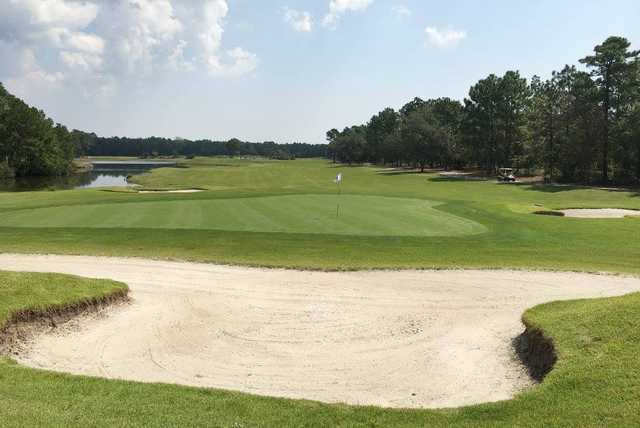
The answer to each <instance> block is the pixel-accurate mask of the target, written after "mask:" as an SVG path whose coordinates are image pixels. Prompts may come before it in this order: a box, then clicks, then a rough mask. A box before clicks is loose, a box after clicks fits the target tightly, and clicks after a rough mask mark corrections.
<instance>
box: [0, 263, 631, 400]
mask: <svg viewBox="0 0 640 428" xmlns="http://www.w3.org/2000/svg"><path fill="white" fill-rule="evenodd" d="M0 269H3V270H16V271H33V272H58V273H68V274H76V275H81V276H86V277H93V278H110V279H115V280H119V281H123V282H126V283H127V284H128V285H129V287H130V288H131V297H132V303H131V304H127V305H123V306H119V307H116V308H114V309H113V310H110V311H109V313H108V315H107V316H104V317H98V318H86V319H82V320H81V322H79V323H77V325H76V326H75V327H73V328H64V327H63V328H59V329H56V330H53V331H51V332H47V333H43V334H39V335H37V336H36V337H35V338H33V341H32V342H30V344H29V346H28V348H27V349H26V350H25V351H24V352H23V353H22V354H20V355H18V356H17V360H18V361H19V362H21V363H22V364H25V365H27V366H31V367H37V368H45V369H49V370H56V371H62V372H69V373H74V374H82V375H91V376H100V377H107V378H117V379H129V380H135V381H143V382H166V383H177V384H184V385H192V386H200V387H212V388H221V389H228V390H236V391H244V392H249V393H254V394H262V395H270V396H278V397H290V398H305V399H312V400H320V401H325V402H345V403H349V404H366V405H379V406H388V407H447V406H459V405H466V404H472V403H478V402H484V401H495V400H501V399H507V398H510V397H512V396H513V395H514V394H516V393H517V392H519V391H521V390H522V389H523V388H526V387H527V386H528V385H530V380H529V378H528V376H527V375H526V374H525V373H524V370H523V368H522V367H521V365H520V364H519V362H518V361H517V360H516V359H515V357H514V353H513V349H512V346H511V340H512V339H513V338H514V337H516V336H517V335H518V334H519V333H521V332H522V325H521V323H520V316H521V314H522V312H523V311H524V310H525V309H526V308H528V307H531V306H534V305H536V304H539V303H543V302H548V301H552V300H561V299H574V298H587V297H604V296H614V295H622V294H626V293H629V292H632V291H638V290H640V280H639V279H634V278H624V277H614V276H601V275H589V274H577V273H548V272H519V271H471V270H466V271H465V270H461V271H376V272H347V273H324V272H299V271H290V270H267V269H253V268H243V267H228V266H216V265H207V264H196V263H174V262H162V261H151V260H143V259H119V258H98V257H75V256H32V255H11V254H0Z"/></svg>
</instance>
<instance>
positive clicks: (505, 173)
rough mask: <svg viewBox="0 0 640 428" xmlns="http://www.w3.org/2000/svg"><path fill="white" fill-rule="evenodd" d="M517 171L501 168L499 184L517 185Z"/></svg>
mask: <svg viewBox="0 0 640 428" xmlns="http://www.w3.org/2000/svg"><path fill="white" fill-rule="evenodd" d="M515 173H516V171H515V169H513V168H500V169H499V170H498V182H500V183H515V182H516V176H515Z"/></svg>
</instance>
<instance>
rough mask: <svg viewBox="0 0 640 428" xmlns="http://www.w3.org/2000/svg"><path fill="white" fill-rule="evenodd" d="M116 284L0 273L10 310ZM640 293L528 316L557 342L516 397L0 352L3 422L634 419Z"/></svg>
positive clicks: (638, 399) (542, 422) (573, 422)
mask: <svg viewBox="0 0 640 428" xmlns="http://www.w3.org/2000/svg"><path fill="white" fill-rule="evenodd" d="M118 286H119V285H117V284H115V283H111V282H108V281H97V280H83V279H78V278H73V277H66V276H63V275H41V274H37V275H35V274H11V273H9V274H7V273H2V272H0V293H1V297H2V299H0V324H1V323H2V322H3V320H4V319H6V317H7V314H8V313H10V312H12V311H17V310H20V309H24V308H27V307H33V305H34V303H36V302H37V303H38V304H39V305H42V306H45V305H51V304H64V303H67V304H71V303H74V302H76V301H77V300H78V299H84V298H88V297H91V296H92V295H100V293H103V292H106V291H108V290H110V289H113V288H114V287H118ZM639 311H640V295H639V294H635V295H630V296H626V297H622V298H612V299H601V300H596V301H575V302H560V303H552V304H547V305H543V306H540V307H537V308H534V309H532V310H529V311H528V312H527V313H526V314H525V318H526V320H527V322H528V323H529V324H530V325H534V326H537V327H542V328H544V329H545V330H546V331H547V332H548V334H550V335H551V336H552V337H553V338H554V339H555V341H556V348H557V350H558V352H559V361H558V363H557V364H556V368H555V369H554V370H553V371H552V372H551V374H550V375H549V376H548V377H547V379H546V380H545V382H544V383H543V384H542V385H540V386H538V387H536V388H534V389H533V390H531V391H529V392H526V393H524V394H522V395H520V396H519V397H517V398H516V399H514V400H510V401H505V402H500V403H492V404H484V405H479V406H472V407H463V408H459V409H452V410H443V411H431V410H406V411H403V410H385V409H377V408H364V407H349V406H337V405H325V404H320V403H314V402H307V401H294V400H284V399H275V398H266V397H256V396H251V395H246V394H241V393H233V392H225V391H215V390H204V389H195V388H186V387H180V386H172V385H151V384H139V383H132V382H123V381H110V380H103V379H93V378H86V377H79V376H70V375H64V374H56V373H48V372H43V371H38V370H32V369H28V368H25V367H21V366H19V365H17V364H16V363H14V362H12V361H10V360H6V359H2V358H0V403H1V406H0V425H2V426H7V427H22V426H25V425H28V426H82V427H90V426H158V427H166V426H228V427H231V426H233V427H260V426H273V427H287V426H291V427H299V426H318V427H324V426H349V427H353V426H363V427H372V426H380V427H400V426H450V425H452V424H457V425H459V426H503V427H511V426H585V427H586V426H604V425H607V426H635V425H638V424H639V423H640V416H639V415H640V387H639V385H640V360H639V359H638V358H637V355H638V353H639V352H640V333H639V332H640V317H638V316H637V314H638V312H639Z"/></svg>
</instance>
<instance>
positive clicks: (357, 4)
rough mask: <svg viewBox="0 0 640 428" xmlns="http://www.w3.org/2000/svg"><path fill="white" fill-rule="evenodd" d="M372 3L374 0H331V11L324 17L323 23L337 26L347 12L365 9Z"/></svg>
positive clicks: (328, 25) (326, 25) (327, 25)
mask: <svg viewBox="0 0 640 428" xmlns="http://www.w3.org/2000/svg"><path fill="white" fill-rule="evenodd" d="M371 3H373V0H331V1H330V2H329V13H327V14H326V15H325V16H324V18H323V19H322V25H324V26H325V27H335V26H336V24H337V23H338V20H339V19H340V17H341V16H342V15H343V14H344V13H345V12H355V11H360V10H364V9H366V8H367V7H369V5H370V4H371Z"/></svg>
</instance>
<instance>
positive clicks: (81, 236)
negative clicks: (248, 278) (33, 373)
mask: <svg viewBox="0 0 640 428" xmlns="http://www.w3.org/2000/svg"><path fill="white" fill-rule="evenodd" d="M187 165H188V166H189V168H163V169H159V170H155V171H153V172H152V173H149V174H144V175H142V176H139V177H138V178H137V180H138V181H139V182H140V183H141V184H143V185H144V186H147V187H159V188H164V187H183V188H184V187H202V188H208V189H211V191H208V192H203V193H197V194H182V195H175V194H158V195H155V194H151V195H136V194H130V193H117V192H104V191H98V190H83V191H65V192H38V193H24V194H0V216H1V215H2V214H6V216H8V217H10V216H11V215H12V214H11V211H14V210H19V209H28V208H46V207H66V208H61V209H63V210H68V211H69V212H72V211H73V210H74V209H76V208H77V209H78V210H80V211H82V210H87V209H89V208H87V207H78V205H91V204H121V203H132V202H134V203H139V202H140V200H141V198H142V197H144V201H146V202H145V203H152V204H153V203H156V202H166V201H186V200H188V201H194V202H191V203H194V204H201V203H202V204H205V205H206V204H214V205H215V204H219V203H221V202H223V201H222V200H223V199H225V200H228V199H229V198H248V197H264V196H269V195H291V194H294V195H300V194H306V195H317V194H320V195H322V194H324V195H334V194H335V184H333V182H332V180H333V177H335V174H336V173H337V172H338V171H341V172H343V173H344V176H345V180H344V182H343V195H376V196H390V197H402V198H416V199H423V200H428V201H436V202H442V205H439V206H438V207H437V209H438V210H442V211H445V212H447V213H450V214H453V215H456V216H458V217H462V218H466V219H469V220H472V221H474V222H476V223H479V224H481V225H483V226H484V227H486V228H487V230H488V231H487V232H486V233H483V234H477V235H471V236H463V237H437V238H436V237H431V238H429V237H427V238H425V237H411V236H395V237H393V236H361V235H360V236H346V235H321V234H313V233H311V234H304V233H265V232H257V231H235V232H234V231H225V230H219V231H218V230H206V229H205V230H203V229H179V230H178V229H154V230H153V231H149V230H148V229H146V228H113V229H96V228H54V227H49V228H47V227H39V228H12V227H0V251H15V252H53V253H79V254H100V255H130V256H147V257H162V258H175V259H188V260H199V261H209V262H221V263H237V264H253V265H268V266H290V267H304V268H317V269H341V268H368V267H369V268H371V267H374V268H380V267H452V266H453V267H458V266H464V267H522V268H531V267H537V268H548V269H569V270H590V271H591V270H603V271H614V272H630V273H640V263H637V260H640V246H639V245H637V242H638V239H640V227H639V226H640V218H628V219H614V220H587V219H569V218H558V217H548V216H535V215H531V214H530V213H531V212H532V211H534V210H541V209H553V208H565V207H621V208H640V197H639V195H638V194H637V193H630V192H613V191H603V190H593V189H584V188H572V187H543V186H529V185H521V186H505V185H497V184H496V183H494V182H465V181H450V180H442V179H439V178H438V177H436V176H433V175H423V174H397V173H394V172H388V171H381V170H379V169H376V168H346V167H334V166H333V165H331V164H329V163H327V162H324V161H320V160H299V161H294V162H271V161H257V162H256V161H243V160H228V159H195V160H193V161H188V162H187ZM307 197H310V196H307ZM225 203H226V202H225ZM236 204H240V205H242V204H245V205H247V204H248V205H251V202H247V200H246V199H245V200H243V201H240V202H237V203H236ZM140 205H142V204H140ZM231 205H233V204H231ZM150 206H152V205H150ZM124 207H126V205H123V206H121V208H123V209H122V210H121V211H122V212H124V211H125V210H124ZM117 208H118V206H117V205H115V206H113V205H112V206H110V210H113V211H117ZM363 209H364V208H363ZM300 213H302V211H301V212H300ZM124 214H125V216H126V215H127V213H124ZM243 215H244V214H243ZM133 217H136V216H133ZM282 218H283V217H282V216H280V219H281V220H282ZM392 220H393V219H392ZM202 221H203V223H209V224H214V223H215V222H216V220H215V217H211V218H209V219H206V218H205V219H204V220H202ZM122 222H123V223H126V221H125V220H122ZM251 222H253V224H251ZM390 223H393V222H392V221H391V222H390ZM327 225H329V223H327ZM327 225H324V227H322V228H321V229H322V230H329V229H331V227H330V226H327ZM130 226H135V225H132V224H130ZM226 226H227V227H228V225H226ZM249 226H251V227H253V230H268V229H266V226H265V225H264V224H263V225H260V224H258V223H256V221H255V220H250V221H249ZM358 227H360V229H359V230H358V231H357V232H358V233H363V230H364V229H363V228H362V225H358ZM299 230H304V228H301V229H299ZM352 230H353V229H352Z"/></svg>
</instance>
